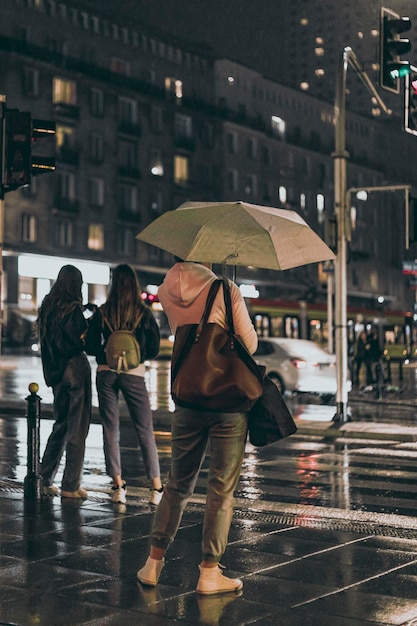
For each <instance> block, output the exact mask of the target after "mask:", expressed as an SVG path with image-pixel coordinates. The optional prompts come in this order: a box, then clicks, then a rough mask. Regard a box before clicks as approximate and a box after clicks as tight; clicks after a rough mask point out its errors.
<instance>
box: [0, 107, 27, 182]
mask: <svg viewBox="0 0 417 626" xmlns="http://www.w3.org/2000/svg"><path fill="white" fill-rule="evenodd" d="M31 132H32V129H31V119H30V113H22V112H21V111H18V110H17V109H16V110H6V114H5V125H4V168H3V180H2V182H3V185H4V187H5V188H6V190H7V191H12V190H13V189H18V188H19V187H23V186H24V185H29V183H30V175H31V154H30V144H31Z"/></svg>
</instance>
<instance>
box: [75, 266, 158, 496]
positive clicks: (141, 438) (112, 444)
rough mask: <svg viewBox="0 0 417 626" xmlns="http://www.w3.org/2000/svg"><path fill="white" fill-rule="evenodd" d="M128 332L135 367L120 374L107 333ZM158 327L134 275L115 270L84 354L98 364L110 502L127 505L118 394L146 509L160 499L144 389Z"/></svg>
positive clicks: (126, 269)
mask: <svg viewBox="0 0 417 626" xmlns="http://www.w3.org/2000/svg"><path fill="white" fill-rule="evenodd" d="M105 320H107V321H108V322H109V324H110V326H111V328H112V329H113V330H114V331H116V330H130V331H132V332H133V333H134V335H135V337H136V339H137V341H138V343H139V346H140V357H141V362H140V364H139V366H138V367H135V368H133V369H130V370H128V371H126V372H120V373H118V372H117V371H115V370H112V369H110V367H109V366H108V365H107V359H106V354H105V347H106V342H107V340H108V338H109V336H110V334H111V332H112V331H111V330H110V328H109V326H108V324H107V322H105ZM159 341H160V337H159V327H158V325H157V323H156V320H155V317H154V315H153V313H152V311H151V309H150V308H149V307H148V306H146V304H145V303H144V301H143V299H142V295H141V289H140V285H139V281H138V278H137V275H136V272H135V270H134V269H133V268H132V267H131V266H130V265H126V264H122V265H118V266H117V267H116V268H115V269H114V270H113V274H112V281H111V286H110V291H109V295H108V298H107V300H106V302H105V303H104V304H103V305H102V306H101V307H100V308H99V309H98V310H97V311H96V312H95V314H94V315H93V317H92V318H91V320H90V323H89V329H88V333H87V337H86V344H87V351H88V353H89V354H93V355H94V356H95V357H96V361H97V376H96V384H97V393H98V402H99V412H100V418H101V422H102V425H103V439H104V457H105V462H106V471H107V473H108V475H109V476H111V478H112V479H113V487H112V492H113V493H112V502H115V503H120V504H125V503H126V491H127V489H126V481H125V480H124V479H123V477H122V467H121V458H120V411H119V392H121V393H122V395H123V397H124V399H125V401H126V404H127V408H128V410H129V414H130V418H131V420H132V422H133V426H134V428H135V433H136V437H137V441H138V444H139V446H140V450H141V453H142V458H143V463H144V466H145V471H146V475H147V477H148V479H150V481H151V496H150V503H151V504H158V503H159V501H160V499H161V495H162V483H161V477H160V469H159V459H158V451H157V447H156V442H155V435H154V431H153V421H152V411H151V407H150V403H149V396H148V391H147V389H146V385H145V364H144V361H145V360H147V359H153V358H155V357H156V356H157V354H158V352H159Z"/></svg>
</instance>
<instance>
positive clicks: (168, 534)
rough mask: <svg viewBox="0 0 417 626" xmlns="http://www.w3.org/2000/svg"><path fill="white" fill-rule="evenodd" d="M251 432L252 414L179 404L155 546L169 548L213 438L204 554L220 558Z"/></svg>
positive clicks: (213, 560)
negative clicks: (219, 411) (200, 409)
mask: <svg viewBox="0 0 417 626" xmlns="http://www.w3.org/2000/svg"><path fill="white" fill-rule="evenodd" d="M246 435H247V418H246V416H245V415H242V414H240V413H212V412H203V411H195V410H191V409H183V408H180V407H177V408H176V411H175V413H174V415H173V418H172V440H171V447H172V454H171V470H170V475H169V478H168V482H167V484H166V485H165V488H164V493H163V495H162V500H161V502H160V504H159V506H158V508H157V510H156V513H155V517H154V521H153V526H152V535H151V542H152V545H153V546H156V547H159V548H162V549H166V548H168V547H169V545H170V544H171V543H172V541H173V540H174V537H175V535H176V532H177V530H178V527H179V525H180V522H181V518H182V514H183V512H184V509H185V506H186V504H187V501H188V499H189V498H190V496H191V495H192V493H193V491H194V488H195V484H196V482H197V478H198V474H199V471H200V468H201V465H202V463H203V460H204V458H205V453H206V448H207V444H208V443H209V444H210V449H209V473H208V484H207V498H206V506H205V513H204V522H203V537H202V559H203V560H204V561H207V562H211V563H218V562H219V561H220V559H221V557H222V556H223V554H224V552H225V550H226V546H227V540H228V535H229V530H230V524H231V522H232V515H233V504H234V496H233V492H234V490H235V489H236V486H237V483H238V480H239V476H240V471H241V466H242V461H243V456H244V453H245V443H246Z"/></svg>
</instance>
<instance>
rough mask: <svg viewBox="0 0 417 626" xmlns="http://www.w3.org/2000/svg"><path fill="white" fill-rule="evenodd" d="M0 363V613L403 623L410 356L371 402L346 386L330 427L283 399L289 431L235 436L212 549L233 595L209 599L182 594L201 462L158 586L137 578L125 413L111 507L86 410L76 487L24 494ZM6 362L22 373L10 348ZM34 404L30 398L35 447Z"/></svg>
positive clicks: (143, 530) (77, 618) (193, 559)
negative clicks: (221, 524) (118, 480)
mask: <svg viewBox="0 0 417 626" xmlns="http://www.w3.org/2000/svg"><path fill="white" fill-rule="evenodd" d="M6 366H7V363H5V367H4V371H3V373H2V372H1V371H0V389H1V391H2V396H1V399H0V432H1V437H0V537H1V545H0V624H3V625H4V624H13V625H19V626H20V625H22V626H23V625H33V624H40V625H45V626H61V625H62V626H65V625H67V624H68V625H69V624H71V625H81V624H97V625H98V624H100V625H107V624H112V625H124V626H130V624H135V625H137V626H148V625H150V626H155V625H157V626H165V625H168V624H178V625H182V624H184V625H186V624H204V625H206V626H222V625H226V624H227V625H228V626H240V625H242V626H243V625H246V624H257V625H262V626H265V625H268V626H272V625H273V626H278V625H284V626H286V625H291V626H298V625H299V624H303V626H316V625H318V624H320V626H327V625H331V626H345V625H348V624H349V625H354V624H355V625H356V624H357V625H358V626H359V625H369V626H370V625H377V624H384V625H385V624H398V625H406V624H407V625H409V626H411V625H412V624H417V523H416V513H417V510H416V509H417V505H416V493H417V484H416V480H415V478H416V472H417V419H416V418H417V415H416V411H415V397H416V381H415V377H416V371H417V370H416V367H415V366H410V367H407V368H405V369H404V372H403V379H402V380H399V379H398V375H397V377H396V378H395V377H393V378H394V380H393V381H392V385H387V386H386V388H385V389H384V390H383V394H382V398H380V399H377V394H376V391H375V390H368V391H365V390H361V389H359V390H355V391H354V392H352V394H350V396H349V408H350V412H351V421H349V422H347V423H346V424H338V425H335V424H334V423H333V422H332V417H333V416H334V412H335V408H334V406H332V405H328V406H324V405H319V404H314V403H306V402H304V401H300V399H297V398H294V399H289V403H290V405H291V408H292V410H293V413H294V415H295V418H296V421H297V425H298V432H297V434H296V435H295V436H293V437H291V438H289V439H287V440H284V441H282V442H279V443H277V444H274V445H273V446H268V447H266V448H254V447H252V446H251V445H250V444H248V446H247V450H246V456H245V461H244V465H243V468H242V476H241V480H240V482H239V485H238V489H237V491H236V507H235V513H234V517H233V522H232V527H231V532H230V542H229V546H228V549H227V551H226V553H225V555H224V558H223V561H222V562H223V565H225V566H226V568H227V569H226V575H227V574H229V575H231V576H238V577H240V578H241V579H242V580H243V583H244V587H243V592H242V593H241V594H240V595H237V594H234V593H232V594H226V595H223V596H213V597H199V596H198V595H197V594H196V593H195V586H196V583H197V579H198V567H197V565H198V563H199V561H200V542H201V532H202V520H203V510H204V509H203V505H204V496H205V478H206V476H207V463H205V464H204V465H203V467H202V471H201V475H200V478H199V480H198V483H197V487H196V491H195V494H194V496H193V497H192V499H191V501H190V503H189V505H188V507H187V509H186V511H185V514H184V517H183V520H182V524H181V527H180V529H179V532H178V534H177V538H176V540H175V542H174V544H173V546H172V547H171V549H170V550H169V552H168V553H167V562H166V566H165V568H164V569H163V572H162V575H161V578H160V583H159V585H158V586H157V588H155V589H152V588H146V587H143V586H142V585H141V584H140V583H137V582H136V571H137V569H138V568H139V567H140V566H141V565H142V564H143V562H144V560H145V559H146V554H147V550H148V546H149V533H150V528H151V523H152V517H153V513H154V509H153V507H152V506H151V505H149V504H148V498H149V491H148V487H149V485H148V482H147V480H146V476H145V475H144V473H143V469H142V464H141V462H140V458H139V459H138V455H137V451H136V447H135V445H134V441H133V438H132V432H133V431H132V430H131V428H130V425H129V422H128V421H125V417H126V416H125V415H123V428H122V440H121V445H122V457H123V465H124V474H125V476H127V479H128V485H129V486H128V502H127V505H126V507H122V506H120V505H112V504H111V502H110V497H109V491H110V483H109V479H108V477H106V475H105V471H104V459H103V453H102V439H101V428H100V425H99V424H98V423H97V419H96V417H97V416H96V411H95V412H94V413H95V417H94V419H93V423H92V424H91V428H90V433H89V436H88V439H87V452H86V461H85V467H84V477H83V478H84V479H83V485H85V487H86V488H87V489H88V491H89V498H88V499H87V500H86V501H84V502H82V503H80V502H74V501H71V500H65V499H62V500H61V498H59V497H57V498H43V499H41V498H37V497H28V496H27V495H26V496H25V494H24V481H25V478H26V477H27V472H28V468H27V454H28V445H27V420H26V418H25V410H26V408H27V403H26V402H25V400H24V397H26V396H23V395H22V388H21V383H20V382H19V383H18V382H17V379H19V377H20V376H21V374H18V373H17V372H16V370H12V369H11V368H10V371H8V372H6ZM31 367H32V366H30V367H29V369H28V371H29V372H30V371H31V370H30V368H31ZM0 369H1V368H0ZM18 369H19V370H20V371H22V370H23V371H24V372H26V370H25V369H24V366H23V361H22V362H21V366H20V368H18ZM13 371H14V374H13ZM32 371H33V373H34V375H35V373H36V372H37V370H36V367H34V369H33V370H32ZM6 374H7V375H6ZM397 374H398V373H397ZM27 375H28V373H27V372H26V373H25V374H24V376H26V377H27ZM5 379H7V383H5V382H4V381H5ZM26 379H27V378H26ZM13 381H14V383H13ZM29 382H31V380H30V381H29ZM2 385H3V386H2ZM10 385H11V389H10ZM8 390H9V391H10V393H8ZM41 392H42V393H43V395H44V396H46V394H45V393H44V390H41ZM24 393H25V394H26V395H27V391H26V390H24ZM19 394H20V398H19ZM162 404H163V403H162ZM162 404H161V406H159V407H157V408H156V409H155V412H154V423H155V431H156V436H157V441H158V449H159V454H160V460H161V471H162V475H163V476H166V474H167V472H168V468H169V454H170V447H169V420H170V415H169V403H166V406H165V407H164V406H163V405H162ZM50 417H51V407H50V404H48V402H45V401H43V402H42V419H41V420H40V442H41V443H40V447H41V450H40V451H41V452H42V449H43V447H44V445H45V442H46V439H47V437H48V434H49V432H50V429H51V426H52V421H51V419H49V418H50ZM57 478H58V484H59V478H60V475H58V477H57Z"/></svg>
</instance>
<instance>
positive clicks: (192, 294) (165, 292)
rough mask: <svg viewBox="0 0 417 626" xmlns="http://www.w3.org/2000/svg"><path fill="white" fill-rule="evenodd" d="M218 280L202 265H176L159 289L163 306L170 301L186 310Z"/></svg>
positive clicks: (186, 263) (189, 263)
mask: <svg viewBox="0 0 417 626" xmlns="http://www.w3.org/2000/svg"><path fill="white" fill-rule="evenodd" d="M216 278H217V276H216V274H215V273H214V272H212V271H211V270H210V269H208V268H207V267H205V266H204V265H201V264H200V263H192V262H185V263H176V265H174V266H173V267H172V268H171V269H170V270H169V272H168V273H167V275H166V277H165V280H164V282H163V283H162V285H161V286H160V287H159V290H158V296H159V299H160V301H161V304H162V306H164V301H166V300H167V299H168V300H169V301H170V302H171V303H172V304H174V305H176V306H178V307H181V308H184V309H186V308H188V307H190V306H192V305H193V304H194V302H195V301H196V300H197V299H198V297H199V296H200V294H201V293H202V292H203V291H204V290H205V289H206V288H207V287H208V285H210V284H211V283H212V282H213V280H216Z"/></svg>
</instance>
